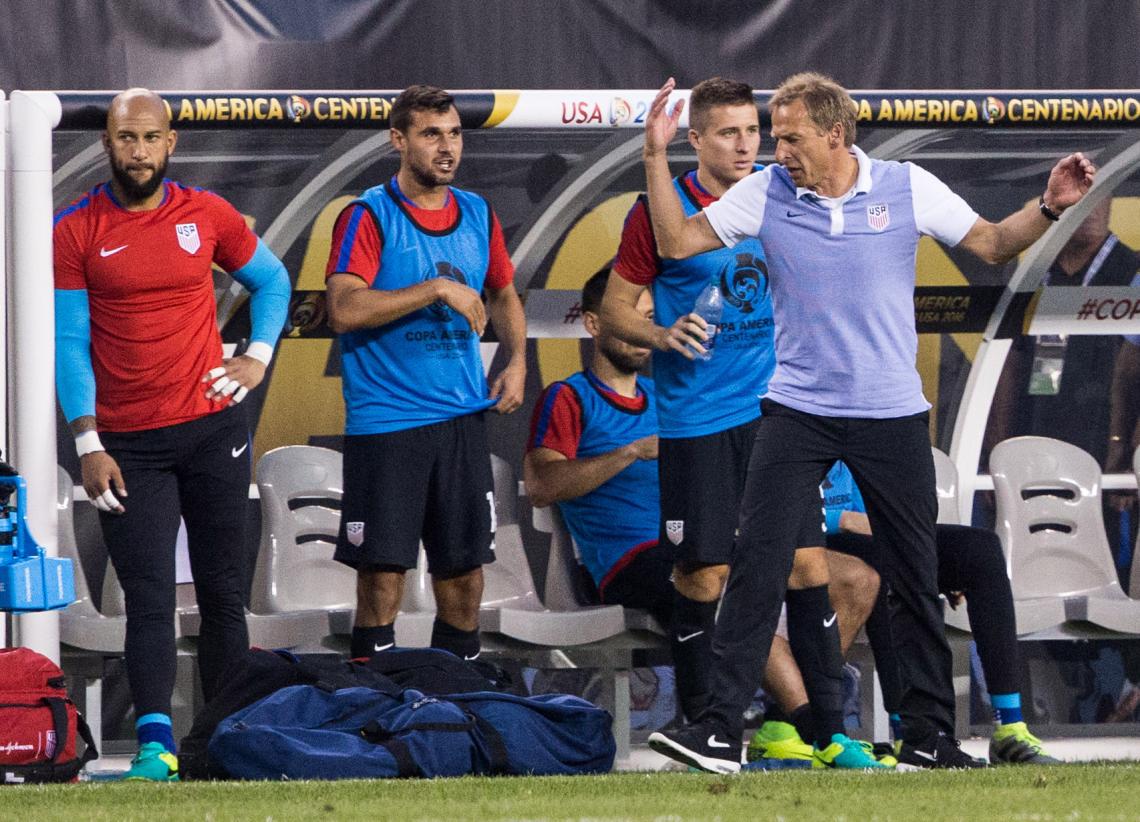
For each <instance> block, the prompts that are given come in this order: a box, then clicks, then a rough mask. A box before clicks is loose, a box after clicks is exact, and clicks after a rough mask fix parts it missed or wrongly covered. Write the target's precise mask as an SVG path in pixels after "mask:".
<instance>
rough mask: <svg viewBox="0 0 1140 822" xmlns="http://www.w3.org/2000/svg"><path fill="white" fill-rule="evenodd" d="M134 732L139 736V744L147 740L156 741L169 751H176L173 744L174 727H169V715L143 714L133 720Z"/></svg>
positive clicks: (143, 743)
mask: <svg viewBox="0 0 1140 822" xmlns="http://www.w3.org/2000/svg"><path fill="white" fill-rule="evenodd" d="M135 734H136V735H137V736H138V738H139V746H140V747H141V746H143V745H145V744H146V743H148V742H157V743H159V744H160V745H162V747H164V748H166V750H168V751H170V753H175V752H176V751H177V746H176V745H175V744H174V728H173V727H171V724H170V717H169V716H168V715H166V714H144V715H142V716H140V717H139V718H138V720H137V721H136V722H135Z"/></svg>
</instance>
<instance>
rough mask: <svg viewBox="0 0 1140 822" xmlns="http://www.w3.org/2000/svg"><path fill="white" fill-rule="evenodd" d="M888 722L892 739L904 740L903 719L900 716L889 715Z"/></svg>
mask: <svg viewBox="0 0 1140 822" xmlns="http://www.w3.org/2000/svg"><path fill="white" fill-rule="evenodd" d="M887 722H888V723H889V724H890V726H891V739H902V717H901V716H899V715H898V714H887Z"/></svg>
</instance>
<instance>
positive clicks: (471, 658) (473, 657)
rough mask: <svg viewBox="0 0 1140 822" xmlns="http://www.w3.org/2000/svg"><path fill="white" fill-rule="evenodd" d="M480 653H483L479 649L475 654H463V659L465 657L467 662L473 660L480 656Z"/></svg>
mask: <svg viewBox="0 0 1140 822" xmlns="http://www.w3.org/2000/svg"><path fill="white" fill-rule="evenodd" d="M482 653H483V652H482V651H480V652H479V653H477V654H475V656H464V657H463V658H464V659H465V660H466V661H467V662H474V661H475V660H476V659H478V658H479V657H480V655H481V654H482Z"/></svg>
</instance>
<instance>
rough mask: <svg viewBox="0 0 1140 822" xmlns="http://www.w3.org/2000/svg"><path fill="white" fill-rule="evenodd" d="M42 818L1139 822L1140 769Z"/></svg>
mask: <svg viewBox="0 0 1140 822" xmlns="http://www.w3.org/2000/svg"><path fill="white" fill-rule="evenodd" d="M0 818H2V819H5V820H21V821H22V822H39V821H40V820H67V822H74V820H115V821H116V822H117V821H118V820H135V819H137V820H148V822H160V820H161V822H165V821H166V820H213V821H214V822H223V821H225V820H270V819H272V820H293V819H297V820H301V819H303V820H313V819H316V820H320V819H328V820H341V819H367V820H370V821H371V822H378V820H388V819H408V820H421V819H422V820H429V819H433V820H434V819H441V820H463V819H478V820H483V819H502V820H539V819H543V820H546V819H549V820H624V819H644V820H661V822H672V821H673V820H687V819H710V820H712V819H722V820H730V819H748V820H767V819H770V820H778V819H784V820H799V819H833V820H916V821H917V822H926V820H944V819H947V820H948V819H979V820H981V819H984V820H1006V819H1009V820H1027V822H1039V821H1043V820H1080V821H1081V822H1084V820H1092V819H1096V820H1099V819H1140V763H1127V764H1125V763H1119V764H1114V763H1099V764H1081V765H1065V766H1056V767H1049V768H1032V767H1022V768H1018V767H1006V768H994V769H991V770H987V771H970V772H966V771H957V772H925V773H876V774H861V773H835V772H820V771H815V772H803V771H792V772H788V771H785V772H777V773H749V774H742V775H740V776H732V777H722V776H712V775H706V774H690V773H620V774H610V775H607V776H583V777H573V778H567V777H504V778H484V777H468V778H463V779H437V780H376V781H344V782H256V783H255V782H250V783H234V782H227V783H222V782H218V783H184V784H165V785H158V784H139V783H114V782H90V783H83V784H79V785H50V786H43V785H24V786H13V787H4V788H0Z"/></svg>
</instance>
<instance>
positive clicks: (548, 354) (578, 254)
mask: <svg viewBox="0 0 1140 822" xmlns="http://www.w3.org/2000/svg"><path fill="white" fill-rule="evenodd" d="M637 194H638V193H637V192H636V191H629V192H626V193H625V194H618V195H617V196H615V197H611V198H609V199H608V200H605V201H603V202H602V203H599V204H598V205H597V206H595V207H594V208H593V209H592V210H591V211H589V212H587V213H586V214H584V215H583V216H582V218H581V219H580V220H578V222H576V223H575V224H574V225H573V227H572V228H571V229H570V230H569V231H567V232H566V236H565V237H563V238H562V244H561V245H560V246H559V247H558V253H557V254H556V255H555V257H554V262H553V263H551V265H550V273H549V274H548V275H547V278H546V287H547V288H549V289H570V290H574V291H579V290H581V288H582V286H583V285H584V284H585V282H586V280H588V279H590V276H591V275H593V274H594V272H596V271H597V270H598V269H599V268H601V267H602V266H604V265H605V264H606V263H608V262H609V261H610V260H612V259H613V257H614V255H615V254H617V249H618V243H619V242H620V240H621V227H622V226H623V225H625V215H626V214H628V213H629V210H630V208H632V207H633V202H634V200H636V199H637ZM535 348H536V357H537V359H538V373H539V377H540V378H541V380H542V384H543V385H549V384H550V383H552V382H554V381H556V380H564V379H566V378H567V377H569V376H570V375H571V374H573V373H574V372H575V371H581V370H582V367H583V363H582V356H581V353H580V352H581V348H580V346H579V343H578V340H577V339H573V340H538V341H537V342H536V346H535Z"/></svg>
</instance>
